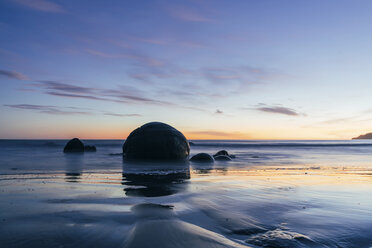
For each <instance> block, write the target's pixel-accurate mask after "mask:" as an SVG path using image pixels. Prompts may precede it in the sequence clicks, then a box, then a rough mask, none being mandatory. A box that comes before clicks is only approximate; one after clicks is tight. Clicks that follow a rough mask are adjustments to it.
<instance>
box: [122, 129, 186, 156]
mask: <svg viewBox="0 0 372 248" xmlns="http://www.w3.org/2000/svg"><path fill="white" fill-rule="evenodd" d="M189 153H190V146H189V143H188V141H187V139H186V138H185V136H184V135H183V134H182V133H181V132H180V131H178V130H177V129H175V128H173V127H171V126H170V125H167V124H165V123H161V122H150V123H147V124H145V125H143V126H141V127H139V128H137V129H135V130H134V131H133V132H131V133H130V134H129V136H128V138H127V139H126V140H125V143H124V145H123V155H124V156H125V158H126V159H138V160H185V159H186V158H187V156H188V155H189Z"/></svg>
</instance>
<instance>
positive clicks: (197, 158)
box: [190, 153, 214, 163]
mask: <svg viewBox="0 0 372 248" xmlns="http://www.w3.org/2000/svg"><path fill="white" fill-rule="evenodd" d="M190 161H193V162H203V163H213V162H214V158H213V157H212V156H211V155H209V154H208V153H198V154H196V155H194V156H192V158H191V159H190Z"/></svg>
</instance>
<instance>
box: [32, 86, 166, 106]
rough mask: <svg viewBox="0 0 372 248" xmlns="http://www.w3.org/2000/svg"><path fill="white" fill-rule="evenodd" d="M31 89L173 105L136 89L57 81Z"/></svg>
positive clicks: (66, 95) (114, 100) (75, 96)
mask: <svg viewBox="0 0 372 248" xmlns="http://www.w3.org/2000/svg"><path fill="white" fill-rule="evenodd" d="M29 86H31V87H36V88H40V89H43V90H45V91H44V94H47V95H52V96H59V97H67V98H82V99H89V100H98V101H109V102H115V103H137V104H138V103H143V104H146V103H147V104H159V105H173V104H172V103H170V102H166V101H161V100H156V99H152V98H148V97H144V96H141V95H139V94H140V91H138V90H137V89H136V88H132V87H131V88H129V87H127V88H125V89H100V88H92V87H82V86H76V85H72V84H67V83H62V82H57V81H46V80H43V81H38V82H37V83H35V84H30V85H29Z"/></svg>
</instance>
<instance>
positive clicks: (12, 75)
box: [0, 70, 28, 80]
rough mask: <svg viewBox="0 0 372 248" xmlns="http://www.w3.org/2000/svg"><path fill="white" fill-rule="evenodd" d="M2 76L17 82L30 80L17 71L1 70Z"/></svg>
mask: <svg viewBox="0 0 372 248" xmlns="http://www.w3.org/2000/svg"><path fill="white" fill-rule="evenodd" d="M0 76H3V77H7V78H11V79H17V80H28V78H27V77H26V76H25V75H23V74H21V73H19V72H16V71H7V70H0Z"/></svg>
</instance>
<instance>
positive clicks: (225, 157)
mask: <svg viewBox="0 0 372 248" xmlns="http://www.w3.org/2000/svg"><path fill="white" fill-rule="evenodd" d="M214 160H217V161H231V160H232V159H231V158H230V156H227V155H218V156H215V157H214Z"/></svg>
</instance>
